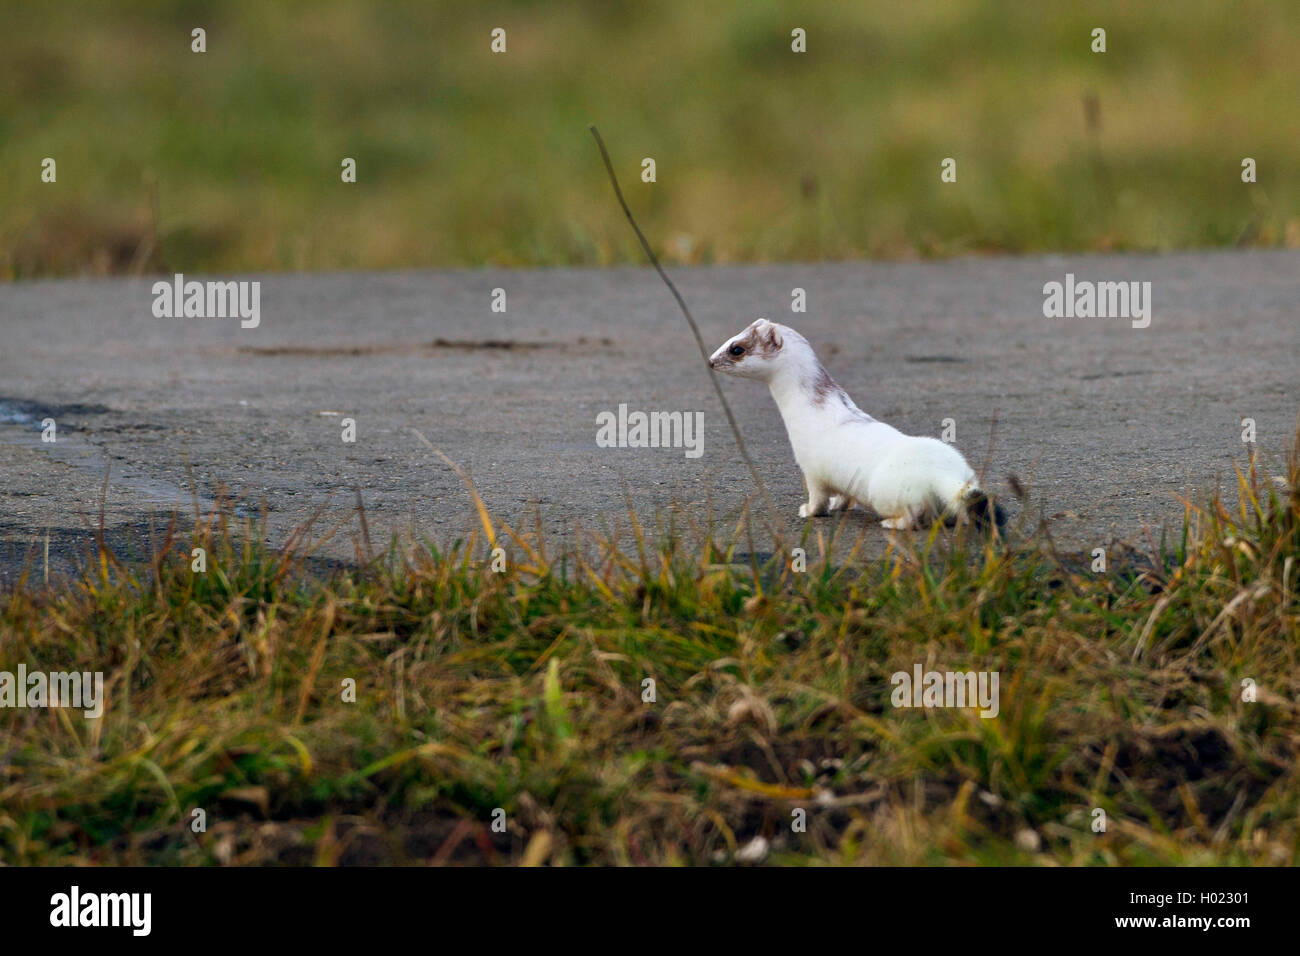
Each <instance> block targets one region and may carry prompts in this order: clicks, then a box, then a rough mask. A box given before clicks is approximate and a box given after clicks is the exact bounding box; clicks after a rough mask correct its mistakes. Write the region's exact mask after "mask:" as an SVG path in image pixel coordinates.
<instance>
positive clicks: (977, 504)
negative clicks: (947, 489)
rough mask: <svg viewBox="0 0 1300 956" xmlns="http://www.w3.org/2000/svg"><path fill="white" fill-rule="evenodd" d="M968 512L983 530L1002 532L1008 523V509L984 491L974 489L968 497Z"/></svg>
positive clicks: (972, 520)
mask: <svg viewBox="0 0 1300 956" xmlns="http://www.w3.org/2000/svg"><path fill="white" fill-rule="evenodd" d="M966 513H967V514H969V515H970V519H971V522H972V523H973V524H974V525H975V527H977V528H979V529H980V530H981V531H996V532H999V533H1001V531H1002V527H1003V526H1004V525H1005V524H1006V523H1007V513H1006V510H1005V509H1004V508H1003V507H1002V506H1001V505H1000V504H998V503H997V502H996V501H994V500H993V499H992V498H990V497H989V496H988V494H987V493H986V492H983V491H973V492H971V494H970V495H969V497H967V498H966Z"/></svg>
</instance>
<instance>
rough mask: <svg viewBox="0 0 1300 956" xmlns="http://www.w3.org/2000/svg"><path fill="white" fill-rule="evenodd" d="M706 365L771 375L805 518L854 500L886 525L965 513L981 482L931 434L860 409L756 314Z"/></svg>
mask: <svg viewBox="0 0 1300 956" xmlns="http://www.w3.org/2000/svg"><path fill="white" fill-rule="evenodd" d="M744 344H748V345H750V346H751V347H749V348H746V352H745V354H744V355H742V356H732V355H731V354H730V352H729V350H730V349H731V348H732V347H733V346H735V345H742V347H744ZM709 365H710V366H711V367H712V368H714V369H715V370H717V371H720V372H726V373H727V374H730V375H737V376H740V377H742V378H754V379H758V380H759V381H762V382H766V383H767V386H768V388H769V389H770V390H771V392H772V397H773V398H774V399H775V400H776V406H777V408H778V409H780V411H781V418H782V419H783V420H784V421H785V427H786V431H787V432H788V433H789V435H790V445H791V446H792V447H793V449H794V457H795V461H796V462H798V464H799V467H800V468H801V469H802V470H803V474H804V481H805V483H806V484H807V486H808V503H807V504H804V505H800V506H799V517H801V518H806V517H811V516H813V515H824V514H827V513H828V512H830V511H835V510H841V509H847V508H850V507H852V505H853V503H854V501H857V502H860V503H862V504H864V505H866V506H868V507H870V508H871V509H872V510H873V511H875V512H876V513H877V514H878V515H880V516H881V517H882V518H883V519H884V520H883V521H882V522H881V524H882V525H883V526H884V527H886V528H890V529H907V528H914V527H917V526H918V525H919V524H921V523H923V522H925V521H930V520H934V519H935V518H938V517H941V516H961V515H962V514H963V513H964V508H963V503H964V501H965V499H966V498H967V497H969V496H970V495H971V494H972V493H974V492H976V491H978V490H979V483H978V482H977V480H976V477H975V472H974V471H972V470H971V467H970V465H968V464H967V463H966V459H965V458H963V457H962V455H961V452H959V451H957V449H955V448H953V447H952V446H951V445H947V444H945V443H943V442H941V441H939V440H938V439H935V438H923V437H916V436H912V435H904V434H903V433H902V432H900V431H899V430H898V429H896V428H894V427H893V426H891V425H886V424H885V423H884V422H878V421H876V420H875V419H874V418H872V417H871V416H870V415H868V414H867V413H866V412H864V411H862V410H861V409H860V408H858V406H857V405H855V404H853V400H852V399H850V398H849V396H848V395H847V394H846V393H845V392H844V390H843V389H841V388H840V387H839V386H838V385H835V383H834V382H833V381H832V380H831V378H830V376H829V375H828V374H827V373H826V370H825V369H824V368H823V367H822V364H821V363H820V362H819V361H818V360H817V356H816V355H815V354H814V353H813V350H812V346H810V345H809V344H808V340H807V339H805V338H804V337H803V336H802V335H800V334H799V333H798V332H796V331H795V330H794V329H792V328H790V327H788V326H785V325H778V324H776V323H773V322H768V321H767V320H766V319H759V320H758V321H757V322H755V323H753V324H752V325H750V326H749V327H748V328H747V329H745V330H744V331H742V332H740V333H738V334H737V335H734V336H732V337H731V338H730V339H728V340H727V341H726V342H724V343H723V344H722V346H721V347H720V348H719V349H718V350H717V351H716V352H714V353H713V355H712V356H711V357H710V359H709ZM819 383H820V386H821V387H820V388H819V387H818V386H819ZM819 398H820V401H819Z"/></svg>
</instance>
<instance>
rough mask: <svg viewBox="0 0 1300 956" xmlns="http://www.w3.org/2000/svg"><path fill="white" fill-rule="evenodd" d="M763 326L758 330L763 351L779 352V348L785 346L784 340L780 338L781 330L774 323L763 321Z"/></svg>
mask: <svg viewBox="0 0 1300 956" xmlns="http://www.w3.org/2000/svg"><path fill="white" fill-rule="evenodd" d="M763 323H764V326H763V328H762V329H760V330H759V335H760V337H761V338H762V340H763V346H764V351H767V352H779V351H781V346H782V345H784V344H785V339H783V338H782V337H781V330H780V329H779V328H778V327H777V325H776V323H775V322H768V321H767V319H764V320H763Z"/></svg>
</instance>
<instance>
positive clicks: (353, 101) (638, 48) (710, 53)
mask: <svg viewBox="0 0 1300 956" xmlns="http://www.w3.org/2000/svg"><path fill="white" fill-rule="evenodd" d="M195 26H202V27H204V28H205V29H206V30H207V41H208V52H207V53H205V54H195V53H191V52H190V30H191V29H192V28H193V27H195ZM498 26H500V27H503V28H505V29H506V30H507V37H508V51H507V52H506V53H505V54H503V55H494V54H492V53H491V52H490V50H489V34H490V31H491V30H492V28H493V27H498ZM1097 26H1101V27H1104V28H1105V29H1106V30H1107V41H1108V52H1106V53H1105V54H1094V53H1092V52H1091V51H1090V49H1089V44H1090V31H1091V30H1092V28H1094V27H1097ZM794 27H802V28H804V29H805V30H806V31H807V34H808V52H807V53H806V54H802V55H800V54H795V53H792V52H791V50H790V31H791V30H792V29H793V28H794ZM1297 41H1300V5H1297V4H1296V3H1294V2H1293V0H1246V2H1239V3H1226V2H1200V0H1190V2H1180V3H1178V4H1170V5H1158V4H1142V5H1138V4H1131V3H1127V2H1120V0H1112V2H1095V3H1078V4H1071V5H1069V6H1066V5H1062V4H1049V5H1043V4H1035V3H1030V2H1023V0H1022V2H1012V0H983V2H976V0H965V2H958V0H937V2H931V3H925V4H913V5H899V4H884V3H876V4H859V5H847V4H832V3H824V4H818V5H815V6H809V5H807V4H800V3H793V2H777V0H749V2H743V3H741V2H726V3H712V4H693V3H688V2H680V0H673V2H665V3H660V4H655V5H653V6H643V5H639V4H632V3H625V2H611V0H580V2H573V3H566V4H556V3H550V4H546V3H535V2H513V3H509V2H499V0H488V2H473V3H471V2H460V0H442V2H438V3H416V2H408V0H393V2H385V3H380V4H362V3H357V2H344V0H323V2H317V3H311V4H307V3H287V4H265V3H260V4H259V3H253V2H250V0H227V2H223V3H210V2H191V0H171V2H153V3H148V2H135V0H116V2H113V3H109V4H104V3H91V2H63V0H59V2H53V3H37V2H31V0H16V2H14V0H11V2H8V3H6V4H5V7H4V9H3V10H0V183H2V184H3V187H2V188H3V193H0V195H3V201H2V202H0V276H3V277H8V278H22V277H28V276H41V275H63V274H76V273H86V272H89V273H113V272H133V271H172V270H177V271H194V272H200V271H261V270H334V269H387V268H415V267H434V266H475V265H483V264H499V265H556V264H604V263H614V262H638V261H640V255H639V250H638V249H637V248H636V246H635V244H634V242H635V240H634V239H633V237H632V236H631V235H630V234H629V233H628V231H627V229H626V225H625V223H623V222H622V220H621V217H620V216H619V215H618V212H617V208H616V207H615V206H614V204H613V201H612V197H611V196H610V194H609V188H608V184H607V183H606V182H605V181H604V177H603V173H602V171H601V168H600V164H599V161H598V158H597V155H596V152H595V149H594V146H593V143H592V141H591V138H590V136H589V135H588V133H587V129H586V126H587V123H589V122H594V123H596V124H597V125H598V126H599V127H600V128H601V131H602V133H603V134H604V136H605V138H606V140H607V141H608V142H609V144H610V147H611V149H612V151H613V153H614V158H615V162H616V164H617V167H618V170H619V173H620V175H621V177H622V179H623V182H624V186H625V188H626V189H628V190H629V192H630V200H631V202H632V204H633V208H634V210H635V211H636V212H637V213H638V215H639V216H640V217H641V218H642V221H643V225H644V226H645V227H646V229H647V231H648V232H649V234H650V235H651V236H652V237H653V239H654V241H655V243H656V245H657V246H659V247H660V248H661V249H662V250H663V252H664V254H665V257H666V258H667V259H669V260H670V261H676V262H731V261H768V260H819V259H846V258H855V257H863V256H868V257H888V258H900V257H902V258H906V257H915V256H947V255H957V254H966V253H978V252H1033V251H1042V250H1052V251H1066V250H1126V249H1142V250H1163V249H1178V248H1193V247H1204V246H1223V245H1233V244H1251V245H1289V246H1300V211H1297V198H1298V190H1297V179H1296V175H1295V170H1296V168H1297V165H1298V163H1297V160H1300V113H1298V112H1297V110H1296V108H1295V106H1296V98H1295V96H1296V94H1295V91H1296V90H1297V89H1298V88H1300V65H1298V64H1297V58H1296V56H1295V51H1296V49H1297V48H1298V42H1297ZM1089 98H1093V100H1094V101H1095V103H1096V104H1097V106H1098V109H1097V113H1096V115H1097V117H1098V118H1099V120H1098V122H1095V123H1090V122H1089V121H1088V119H1087V116H1086V110H1085V101H1086V100H1087V99H1089ZM45 156H52V157H54V158H55V159H56V160H57V161H58V182H57V183H56V184H44V183H42V182H41V181H40V176H39V173H40V163H41V159H42V158H43V157H45ZM345 156H350V157H354V158H355V159H356V160H357V164H358V182H357V183H356V184H355V185H345V184H343V183H342V182H341V181H340V177H339V171H340V162H341V160H342V159H343V157H345ZM645 156H652V157H654V158H655V160H656V162H657V167H658V182H657V183H655V184H654V185H645V184H642V183H641V182H640V180H639V172H640V161H641V159H642V157H645ZM1245 156H1251V157H1253V158H1255V159H1256V160H1257V162H1258V164H1259V176H1260V180H1259V182H1258V183H1256V184H1253V185H1246V184H1243V183H1242V182H1241V180H1240V164H1241V160H1242V158H1243V157H1245ZM945 157H954V158H956V159H957V164H958V167H957V170H958V181H957V183H956V184H943V183H941V182H940V179H939V168H940V161H941V160H942V159H943V158H945ZM153 183H156V184H157V185H156V193H157V194H156V201H155V198H154V195H153V189H154V187H153V186H152V185H151V184H153Z"/></svg>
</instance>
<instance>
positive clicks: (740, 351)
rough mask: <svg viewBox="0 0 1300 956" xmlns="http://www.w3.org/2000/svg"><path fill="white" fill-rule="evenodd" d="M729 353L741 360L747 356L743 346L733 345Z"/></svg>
mask: <svg viewBox="0 0 1300 956" xmlns="http://www.w3.org/2000/svg"><path fill="white" fill-rule="evenodd" d="M727 351H728V352H730V353H731V354H732V355H734V356H736V357H737V358H739V357H740V356H742V355H744V354H745V347H744V346H743V345H733V346H732V347H731V348H729V349H727Z"/></svg>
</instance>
